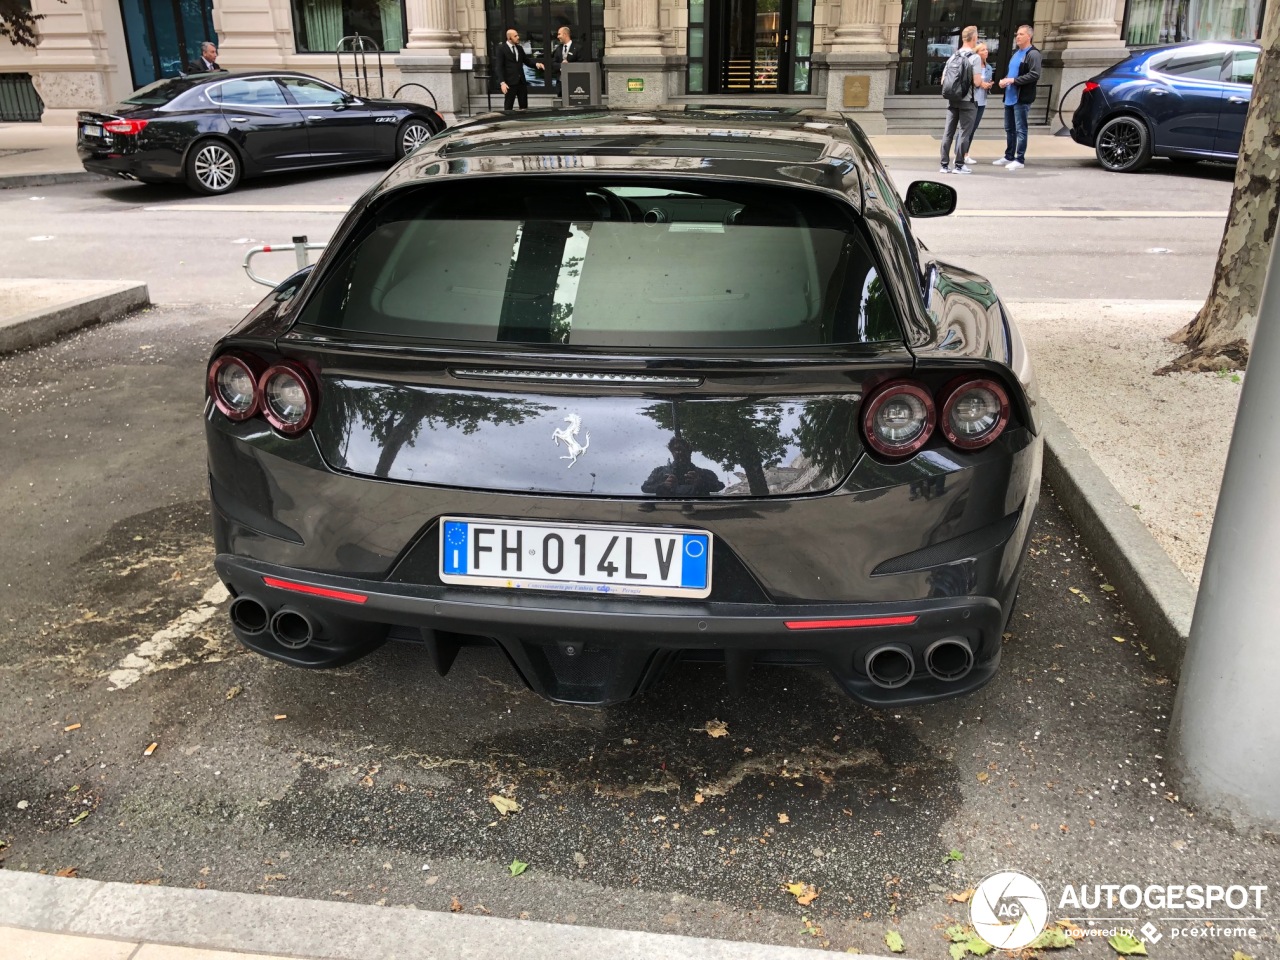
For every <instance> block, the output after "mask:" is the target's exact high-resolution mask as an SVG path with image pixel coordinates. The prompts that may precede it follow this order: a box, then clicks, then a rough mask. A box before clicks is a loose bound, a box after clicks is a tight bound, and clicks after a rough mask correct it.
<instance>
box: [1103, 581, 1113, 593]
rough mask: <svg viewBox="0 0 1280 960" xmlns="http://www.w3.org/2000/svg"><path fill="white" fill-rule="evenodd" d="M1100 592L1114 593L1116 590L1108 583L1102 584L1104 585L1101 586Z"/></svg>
mask: <svg viewBox="0 0 1280 960" xmlns="http://www.w3.org/2000/svg"><path fill="white" fill-rule="evenodd" d="M1102 590H1103V592H1104V593H1115V592H1116V588H1115V587H1113V586H1112V585H1111V584H1109V583H1104V584H1103V585H1102Z"/></svg>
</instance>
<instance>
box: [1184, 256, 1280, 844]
mask: <svg viewBox="0 0 1280 960" xmlns="http://www.w3.org/2000/svg"><path fill="white" fill-rule="evenodd" d="M1170 480H1171V481H1172V482H1177V475H1176V473H1174V474H1172V475H1171V476H1170ZM1277 587H1280V244H1278V243H1275V242H1274V241H1273V242H1272V248H1271V262H1270V266H1269V267H1268V270H1267V279H1266V283H1265V284H1264V286H1263V293H1262V302H1261V305H1260V309H1259V311H1258V325H1257V330H1256V332H1255V333H1254V340H1253V348H1252V352H1251V354H1250V357H1249V366H1248V369H1247V371H1246V373H1245V381H1244V389H1243V390H1242V392H1241V395H1240V408H1239V410H1238V412H1237V413H1236V423H1235V431H1234V432H1233V433H1232V436H1231V451H1230V453H1229V454H1228V455H1227V469H1226V474H1225V475H1224V477H1223V479H1222V490H1221V491H1220V493H1219V494H1218V510H1217V514H1216V515H1215V516H1214V520H1213V532H1212V533H1211V534H1210V537H1209V551H1208V554H1207V555H1206V557H1205V562H1204V575H1203V578H1202V579H1201V582H1200V593H1199V596H1198V598H1197V599H1196V610H1195V615H1194V616H1193V618H1192V621H1191V635H1190V637H1188V639H1187V653H1186V657H1185V658H1184V660H1183V663H1182V676H1181V678H1180V681H1179V684H1178V693H1177V697H1176V698H1175V700H1174V706H1173V719H1172V723H1171V726H1170V731H1169V737H1170V746H1171V750H1172V755H1173V769H1174V771H1175V773H1176V774H1177V776H1178V779H1179V781H1180V789H1181V796H1182V798H1183V799H1184V800H1187V801H1190V802H1191V803H1193V804H1195V805H1196V806H1198V807H1201V808H1202V809H1204V810H1205V811H1206V812H1208V813H1210V814H1215V815H1218V816H1222V817H1224V818H1226V819H1227V820H1230V821H1231V822H1232V823H1233V824H1234V825H1235V826H1236V827H1237V828H1241V829H1245V830H1258V829H1262V830H1268V829H1270V830H1275V829H1276V828H1277V827H1280V683H1277V679H1276V665H1277V662H1280V629H1277V626H1276V620H1277V617H1276V609H1275V603H1276V595H1277V592H1278V591H1277Z"/></svg>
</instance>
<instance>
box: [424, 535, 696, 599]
mask: <svg viewBox="0 0 1280 960" xmlns="http://www.w3.org/2000/svg"><path fill="white" fill-rule="evenodd" d="M711 547H712V537H711V534H709V533H704V532H701V531H688V530H678V529H671V528H661V527H626V526H612V525H604V524H571V523H537V524H529V523H510V522H506V521H494V520H478V519H471V518H466V519H461V518H453V517H445V518H442V519H441V537H440V579H441V580H442V581H443V582H444V583H450V584H468V585H478V586H498V587H506V588H512V589H542V590H558V591H566V592H578V593H595V594H620V595H633V596H634V595H639V596H669V597H699V598H700V597H706V596H708V595H709V594H710V592H711Z"/></svg>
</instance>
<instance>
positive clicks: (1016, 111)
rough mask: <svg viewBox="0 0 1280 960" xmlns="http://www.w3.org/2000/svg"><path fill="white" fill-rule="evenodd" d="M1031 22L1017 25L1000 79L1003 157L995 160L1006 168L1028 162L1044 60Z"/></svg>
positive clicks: (1014, 168)
mask: <svg viewBox="0 0 1280 960" xmlns="http://www.w3.org/2000/svg"><path fill="white" fill-rule="evenodd" d="M1031 34H1032V31H1031V25H1030V24H1027V23H1024V24H1022V26H1020V27H1018V32H1017V34H1016V35H1015V36H1014V38H1013V46H1014V50H1013V56H1011V57H1010V58H1009V71H1008V74H1009V75H1008V76H1006V77H1005V78H1004V79H1003V80H1001V81H1000V89H1001V90H1003V91H1004V137H1005V147H1004V156H1003V157H1001V158H1000V159H999V160H995V161H993V162H994V163H995V165H996V166H997V167H1004V168H1005V169H1006V170H1021V169H1022V168H1023V167H1025V166H1026V165H1027V115H1028V114H1030V113H1031V104H1032V103H1033V102H1034V101H1035V99H1036V84H1037V83H1039V82H1040V71H1041V69H1042V67H1043V62H1044V59H1043V57H1041V55H1040V50H1039V48H1037V47H1036V46H1035V45H1034V44H1032V42H1031Z"/></svg>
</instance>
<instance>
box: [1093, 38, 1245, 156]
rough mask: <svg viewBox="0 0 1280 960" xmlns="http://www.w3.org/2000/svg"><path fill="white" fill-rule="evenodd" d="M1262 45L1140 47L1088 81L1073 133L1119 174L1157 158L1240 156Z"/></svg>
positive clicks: (1200, 44) (1197, 44)
mask: <svg viewBox="0 0 1280 960" xmlns="http://www.w3.org/2000/svg"><path fill="white" fill-rule="evenodd" d="M1260 52H1261V48H1260V47H1259V46H1258V45H1257V44H1256V43H1227V42H1220V43H1181V44H1177V45H1174V46H1166V47H1151V48H1149V49H1146V50H1140V51H1138V52H1137V53H1134V54H1133V55H1132V56H1131V57H1129V58H1128V59H1127V60H1123V61H1121V62H1120V63H1117V64H1116V65H1115V66H1114V67H1111V68H1110V69H1108V70H1106V71H1104V72H1102V73H1100V74H1098V76H1096V77H1094V78H1093V79H1092V80H1089V81H1087V82H1086V83H1085V85H1084V93H1083V94H1082V95H1081V98H1080V105H1079V106H1078V107H1077V108H1076V111H1075V114H1074V115H1073V116H1072V118H1071V139H1073V140H1074V141H1075V142H1076V143H1079V144H1083V145H1084V146H1086V147H1093V148H1094V152H1095V153H1096V154H1097V156H1098V162H1099V163H1101V164H1102V165H1103V166H1104V167H1106V168H1107V169H1108V170H1114V171H1116V172H1118V173H1132V172H1134V171H1136V170H1141V169H1142V168H1143V167H1145V166H1146V165H1147V164H1148V163H1149V162H1150V161H1151V158H1152V157H1170V158H1172V159H1175V160H1192V161H1194V160H1228V161H1231V162H1233V163H1234V162H1235V160H1236V156H1237V154H1239V152H1240V138H1241V137H1242V136H1243V135H1244V122H1245V118H1246V117H1247V116H1248V113H1249V100H1250V98H1251V95H1252V92H1253V77H1254V73H1255V72H1256V70H1257V66H1258V55H1259V53H1260Z"/></svg>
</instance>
